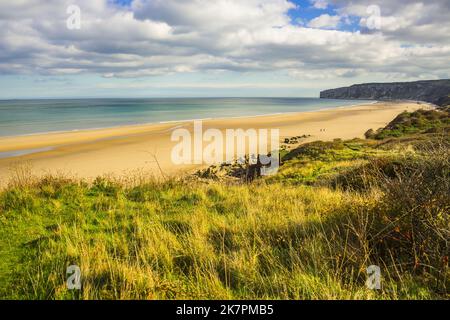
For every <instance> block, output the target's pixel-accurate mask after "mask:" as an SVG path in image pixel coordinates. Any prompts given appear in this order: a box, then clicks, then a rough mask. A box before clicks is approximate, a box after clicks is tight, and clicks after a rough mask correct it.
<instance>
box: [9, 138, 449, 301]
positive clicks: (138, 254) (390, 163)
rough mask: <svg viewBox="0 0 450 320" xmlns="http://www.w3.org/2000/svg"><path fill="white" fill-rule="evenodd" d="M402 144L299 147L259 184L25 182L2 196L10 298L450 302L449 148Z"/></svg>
mask: <svg viewBox="0 0 450 320" xmlns="http://www.w3.org/2000/svg"><path fill="white" fill-rule="evenodd" d="M399 141H400V140H399ZM401 141H402V142H401V143H403V141H405V140H401ZM439 141H440V140H439ZM397 143H399V142H398V141H391V142H386V141H381V142H374V141H359V140H353V141H346V142H343V141H340V140H336V141H334V142H329V143H323V142H317V143H313V144H310V145H306V146H301V147H300V148H298V149H296V150H293V151H291V153H290V154H289V155H288V156H287V157H285V159H284V165H283V167H282V168H281V170H280V173H279V174H278V175H277V176H275V177H269V178H266V179H257V180H255V181H253V182H251V183H239V182H238V181H236V180H232V181H227V180H224V181H221V180H217V179H204V178H198V177H185V178H181V179H174V178H168V179H156V178H152V177H150V178H149V177H147V176H144V175H134V176H132V175H130V176H129V177H127V178H126V179H119V178H114V177H100V178H97V179H96V180H95V181H93V182H92V183H87V182H85V181H80V180H78V179H74V178H68V177H63V176H59V177H57V176H48V177H44V178H39V179H38V178H35V177H32V176H31V175H30V173H29V171H28V170H26V169H21V170H18V171H17V175H16V177H15V179H14V180H13V181H12V183H11V184H10V185H9V187H8V188H7V189H6V190H4V191H2V192H0V249H1V250H0V297H1V298H4V299H5V298H20V299H432V298H438V299H448V298H449V292H448V287H449V283H448V282H449V279H450V272H449V269H448V254H449V247H448V244H449V239H450V234H449V230H450V219H449V212H450V199H449V194H450V185H449V184H450V182H449V181H450V179H449V178H450V177H449V175H450V165H449V152H448V144H445V143H443V144H442V143H432V144H430V147H429V148H426V147H424V145H423V143H422V142H421V148H420V150H418V151H417V150H416V151H408V150H409V149H408V148H404V149H405V150H407V151H405V152H403V153H398V152H397V151H396V152H393V151H392V150H391V149H389V148H388V147H387V146H393V145H396V144H397ZM396 150H397V149H396ZM70 265H77V266H79V267H80V268H81V277H82V289H81V290H68V289H67V286H66V280H67V275H66V268H67V267H68V266H70ZM370 265H378V266H380V268H381V275H382V282H381V283H382V287H381V289H380V290H370V289H368V288H367V287H366V285H365V282H366V279H367V274H366V268H367V267H368V266H370Z"/></svg>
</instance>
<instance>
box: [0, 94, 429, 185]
mask: <svg viewBox="0 0 450 320" xmlns="http://www.w3.org/2000/svg"><path fill="white" fill-rule="evenodd" d="M428 107H429V106H428V105H426V104H418V103H416V102H378V103H375V104H366V105H358V106H352V107H341V108H335V109H328V110H321V111H314V112H302V113H289V114H279V115H270V116H259V117H249V118H232V119H215V120H205V121H203V127H204V129H208V128H217V129H219V130H222V131H223V130H225V129H238V128H242V129H244V130H246V129H249V128H254V129H279V130H280V139H281V140H284V138H285V137H291V136H299V135H310V137H309V138H307V139H304V140H302V142H308V141H313V140H332V139H335V138H342V139H351V138H355V137H361V138H362V137H364V133H365V132H366V131H367V130H368V129H370V128H373V129H377V128H380V127H383V126H385V125H386V124H387V123H389V122H390V121H391V120H392V119H394V118H395V116H396V115H398V114H399V113H401V112H403V111H405V110H407V111H413V110H416V109H419V108H428ZM176 128H186V129H188V130H192V128H193V123H192V122H171V123H164V124H154V125H135V126H124V127H118V128H108V129H97V130H84V131H75V132H62V133H48V134H39V135H29V136H16V137H3V138H0V153H2V154H3V155H5V154H6V152H12V154H14V152H18V153H17V154H20V151H21V150H30V149H33V150H35V149H36V150H41V152H35V153H31V154H26V155H18V156H14V157H3V158H0V185H3V186H4V185H5V184H6V183H7V181H8V180H9V178H10V177H11V175H12V174H14V172H15V170H17V168H18V167H27V168H29V169H30V170H31V171H32V172H33V174H35V175H44V174H48V173H52V174H55V173H62V174H65V175H70V176H75V177H79V178H86V179H91V178H94V177H96V176H99V175H107V174H114V175H123V176H126V175H130V174H131V173H132V172H145V173H149V174H155V175H160V174H161V172H163V173H164V174H166V175H173V174H180V173H184V172H188V171H191V170H194V169H197V168H198V167H199V166H198V165H175V164H173V162H172V161H171V150H172V148H173V147H174V146H175V145H176V144H177V142H172V141H171V133H172V131H173V130H174V129H176ZM156 160H157V161H156Z"/></svg>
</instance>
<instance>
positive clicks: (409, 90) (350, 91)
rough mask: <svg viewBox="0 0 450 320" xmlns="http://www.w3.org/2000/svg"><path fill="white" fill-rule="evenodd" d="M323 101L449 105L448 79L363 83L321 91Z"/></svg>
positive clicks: (449, 83) (449, 89) (449, 85)
mask: <svg viewBox="0 0 450 320" xmlns="http://www.w3.org/2000/svg"><path fill="white" fill-rule="evenodd" d="M320 97H321V98H324V99H366V100H418V101H426V102H430V103H434V104H436V105H440V106H445V105H449V104H450V79H446V80H424V81H414V82H393V83H365V84H355V85H352V86H350V87H343V88H337V89H329V90H325V91H322V92H321V93H320Z"/></svg>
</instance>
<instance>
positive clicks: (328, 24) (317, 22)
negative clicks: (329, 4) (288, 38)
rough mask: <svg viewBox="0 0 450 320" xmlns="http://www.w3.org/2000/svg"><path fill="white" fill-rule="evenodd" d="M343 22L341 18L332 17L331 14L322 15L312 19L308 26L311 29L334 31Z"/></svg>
mask: <svg viewBox="0 0 450 320" xmlns="http://www.w3.org/2000/svg"><path fill="white" fill-rule="evenodd" d="M340 21H341V17H339V16H330V15H329V14H322V15H320V16H318V17H317V18H314V19H312V20H311V21H310V22H309V24H308V26H309V27H311V28H320V29H334V28H336V27H337V26H338V24H339V22H340Z"/></svg>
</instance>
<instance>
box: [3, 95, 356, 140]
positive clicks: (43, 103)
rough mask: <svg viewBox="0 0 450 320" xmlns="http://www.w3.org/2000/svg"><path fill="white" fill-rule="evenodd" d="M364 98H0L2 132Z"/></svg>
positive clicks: (315, 106)
mask: <svg viewBox="0 0 450 320" xmlns="http://www.w3.org/2000/svg"><path fill="white" fill-rule="evenodd" d="M358 103H361V101H360V100H358V101H355V100H328V99H318V98H183V99H181V98H180V99H76V100H72V99H70V100H68V99H67V100H54V99H52V100H0V136H15V135H27V134H35V133H44V132H54V131H72V130H83V129H94V128H106V127H115V126H121V125H133V124H144V123H160V122H167V121H177V120H192V119H208V118H227V117H244V116H257V115H265V114H275V113H286V112H301V111H312V110H319V109H325V108H333V107H339V106H348V105H354V104H358Z"/></svg>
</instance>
